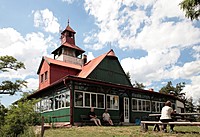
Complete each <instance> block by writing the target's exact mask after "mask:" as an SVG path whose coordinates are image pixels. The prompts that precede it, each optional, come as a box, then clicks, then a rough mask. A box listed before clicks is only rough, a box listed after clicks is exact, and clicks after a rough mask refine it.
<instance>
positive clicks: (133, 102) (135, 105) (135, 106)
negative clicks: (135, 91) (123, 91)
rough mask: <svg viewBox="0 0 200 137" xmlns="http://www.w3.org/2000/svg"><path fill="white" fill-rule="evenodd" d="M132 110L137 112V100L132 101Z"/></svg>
mask: <svg viewBox="0 0 200 137" xmlns="http://www.w3.org/2000/svg"><path fill="white" fill-rule="evenodd" d="M132 110H137V99H132Z"/></svg>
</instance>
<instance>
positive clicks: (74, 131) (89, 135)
mask: <svg viewBox="0 0 200 137" xmlns="http://www.w3.org/2000/svg"><path fill="white" fill-rule="evenodd" d="M175 131H176V133H162V132H155V131H152V127H150V128H149V131H148V132H142V131H140V127H139V126H117V127H104V126H102V127H96V126H84V127H71V128H57V129H47V130H45V134H44V136H45V137H105V136H106V137H163V136H166V137H168V136H170V137H199V136H200V127H197V126H193V127H192V126H177V127H175Z"/></svg>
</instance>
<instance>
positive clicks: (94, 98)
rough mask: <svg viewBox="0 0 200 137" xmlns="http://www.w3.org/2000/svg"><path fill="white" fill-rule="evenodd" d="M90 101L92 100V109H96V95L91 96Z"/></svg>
mask: <svg viewBox="0 0 200 137" xmlns="http://www.w3.org/2000/svg"><path fill="white" fill-rule="evenodd" d="M91 99H92V107H97V95H96V94H91Z"/></svg>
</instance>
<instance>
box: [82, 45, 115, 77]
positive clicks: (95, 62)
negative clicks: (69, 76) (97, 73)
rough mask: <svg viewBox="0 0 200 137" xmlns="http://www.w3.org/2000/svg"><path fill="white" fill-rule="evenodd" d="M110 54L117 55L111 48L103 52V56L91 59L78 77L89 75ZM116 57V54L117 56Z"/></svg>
mask: <svg viewBox="0 0 200 137" xmlns="http://www.w3.org/2000/svg"><path fill="white" fill-rule="evenodd" d="M109 54H111V55H115V53H114V51H113V50H112V49H111V50H110V51H109V52H107V53H105V54H102V55H101V56H99V57H97V58H95V59H93V60H91V61H89V62H88V63H86V64H85V65H84V66H83V67H82V71H81V72H80V73H79V74H78V77H81V78H87V76H88V75H89V74H90V73H91V72H92V71H93V70H94V69H95V68H96V67H97V66H98V64H99V63H100V62H101V61H102V60H103V59H104V58H105V57H106V56H108V55H109ZM115 57H116V56H115Z"/></svg>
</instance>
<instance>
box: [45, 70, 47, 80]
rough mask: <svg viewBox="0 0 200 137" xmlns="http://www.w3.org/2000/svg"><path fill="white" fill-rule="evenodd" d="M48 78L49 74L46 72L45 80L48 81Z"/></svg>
mask: <svg viewBox="0 0 200 137" xmlns="http://www.w3.org/2000/svg"><path fill="white" fill-rule="evenodd" d="M47 78H48V72H47V71H46V72H45V80H47Z"/></svg>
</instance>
